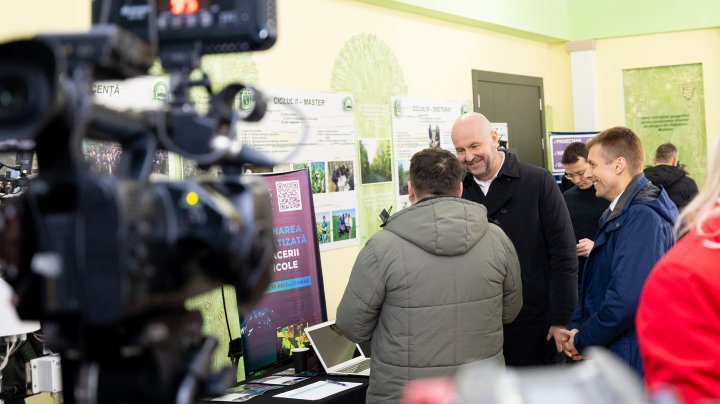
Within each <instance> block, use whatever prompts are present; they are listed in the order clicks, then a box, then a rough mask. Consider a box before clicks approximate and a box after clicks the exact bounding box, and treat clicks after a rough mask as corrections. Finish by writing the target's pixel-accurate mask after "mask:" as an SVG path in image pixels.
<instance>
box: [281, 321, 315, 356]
mask: <svg viewBox="0 0 720 404" xmlns="http://www.w3.org/2000/svg"><path fill="white" fill-rule="evenodd" d="M308 325H309V324H308V322H307V321H306V322H301V323H297V324H290V325H286V326H283V327H278V328H277V331H276V332H275V335H276V342H275V350H276V352H277V356H278V358H279V359H281V360H282V359H283V358H288V357H290V351H291V350H292V349H293V348H305V346H307V344H308V338H307V336H306V335H305V327H307V326H308Z"/></svg>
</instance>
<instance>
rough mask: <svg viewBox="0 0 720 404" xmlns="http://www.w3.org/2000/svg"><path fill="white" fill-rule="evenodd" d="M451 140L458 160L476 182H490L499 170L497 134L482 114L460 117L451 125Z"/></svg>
mask: <svg viewBox="0 0 720 404" xmlns="http://www.w3.org/2000/svg"><path fill="white" fill-rule="evenodd" d="M451 138H452V142H453V145H454V146H455V153H456V154H457V156H458V159H459V160H460V162H461V163H462V164H463V165H464V166H465V168H466V169H467V170H468V171H469V172H471V173H472V174H473V175H474V176H475V178H477V179H478V180H480V181H487V180H490V179H491V178H493V177H494V176H495V174H497V172H498V170H500V166H501V165H502V158H501V156H500V152H499V151H498V150H497V148H498V134H497V132H496V131H495V130H494V129H493V127H492V125H491V124H490V121H489V120H488V119H487V118H486V117H485V116H484V115H483V114H479V113H477V112H470V113H468V114H464V115H462V116H460V118H458V119H457V120H455V123H454V124H453V127H452V132H451Z"/></svg>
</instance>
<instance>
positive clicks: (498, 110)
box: [472, 70, 547, 168]
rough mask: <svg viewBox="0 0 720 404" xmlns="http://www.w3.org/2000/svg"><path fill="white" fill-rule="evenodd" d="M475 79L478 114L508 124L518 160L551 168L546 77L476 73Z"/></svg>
mask: <svg viewBox="0 0 720 404" xmlns="http://www.w3.org/2000/svg"><path fill="white" fill-rule="evenodd" d="M472 79H473V94H474V95H475V97H473V98H474V100H473V102H474V103H475V111H476V112H480V113H481V114H483V115H485V116H486V117H487V118H488V119H489V120H490V122H505V123H507V124H508V149H509V150H510V151H511V152H513V153H515V154H516V155H517V157H518V160H520V161H523V162H525V163H529V164H533V165H536V166H539V167H543V168H547V162H546V161H547V157H546V153H545V117H544V115H543V82H542V78H540V77H529V76H517V75H513V74H504V73H495V72H486V71H480V70H473V71H472Z"/></svg>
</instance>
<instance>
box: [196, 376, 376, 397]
mask: <svg viewBox="0 0 720 404" xmlns="http://www.w3.org/2000/svg"><path fill="white" fill-rule="evenodd" d="M328 379H330V380H335V381H338V382H352V383H362V384H361V385H360V386H356V387H353V388H351V389H349V390H345V391H342V392H340V393H337V394H333V395H332V396H329V397H325V398H323V399H322V400H314V401H306V400H296V399H291V398H275V397H273V396H275V395H277V394H280V393H284V392H286V391H290V390H294V389H297V388H300V387H302V386H305V385H308V384H311V383H315V382H318V381H321V380H328ZM250 382H252V380H251V381H250ZM368 383H369V379H368V378H367V377H363V376H357V377H353V376H328V375H326V374H320V375H318V376H313V377H311V378H309V379H307V380H303V381H301V382H300V383H296V384H293V385H292V386H285V387H283V388H280V389H276V390H271V391H268V392H266V393H265V394H262V395H260V396H257V397H253V398H251V399H250V400H248V401H246V402H247V403H248V404H279V403H285V404H288V403H295V404H302V403H341V404H364V403H365V392H366V391H367V388H368ZM241 384H242V383H241ZM210 402H211V401H203V403H210ZM212 402H213V403H220V402H219V401H212Z"/></svg>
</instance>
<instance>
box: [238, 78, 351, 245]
mask: <svg viewBox="0 0 720 404" xmlns="http://www.w3.org/2000/svg"><path fill="white" fill-rule="evenodd" d="M263 92H264V94H265V98H266V100H267V112H266V113H265V117H264V118H263V119H262V121H260V122H257V123H246V122H242V123H241V124H239V125H238V127H237V133H238V138H239V139H240V141H241V142H242V143H243V144H244V145H247V146H250V147H252V148H254V149H256V150H259V151H261V152H263V153H265V154H266V155H268V156H270V157H272V158H273V159H275V160H276V161H279V162H280V164H279V165H277V166H276V167H275V168H274V170H273V171H275V172H283V171H289V170H295V169H300V168H303V169H306V170H308V171H309V173H310V178H311V190H312V195H313V199H314V205H315V220H316V225H317V227H318V230H319V231H318V235H319V236H318V241H319V242H320V249H321V250H325V249H328V248H337V247H343V246H348V245H356V244H358V240H359V238H358V234H359V232H360V226H358V223H359V221H358V209H357V191H356V187H357V185H358V184H357V179H358V176H357V173H358V171H359V168H358V163H357V158H356V153H355V150H356V146H355V121H354V115H353V111H352V110H353V99H352V97H351V96H350V95H349V94H346V93H328V92H316V91H300V90H288V89H265V90H263ZM241 99H242V97H241ZM242 108H243V106H242V104H241V109H242ZM258 169H260V168H258ZM248 171H249V172H255V171H256V170H255V169H254V168H252V167H249V168H248ZM261 171H262V170H261Z"/></svg>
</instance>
